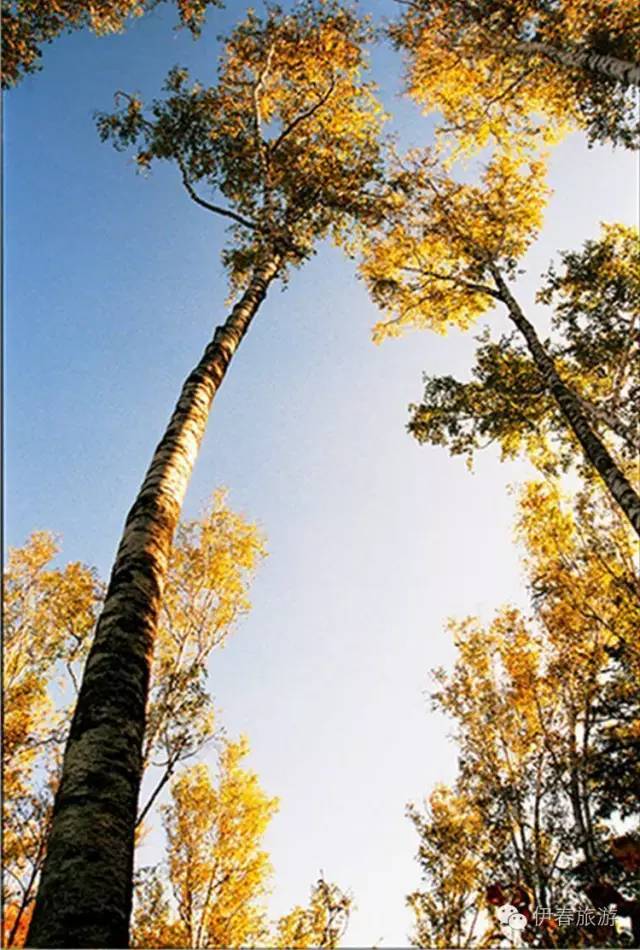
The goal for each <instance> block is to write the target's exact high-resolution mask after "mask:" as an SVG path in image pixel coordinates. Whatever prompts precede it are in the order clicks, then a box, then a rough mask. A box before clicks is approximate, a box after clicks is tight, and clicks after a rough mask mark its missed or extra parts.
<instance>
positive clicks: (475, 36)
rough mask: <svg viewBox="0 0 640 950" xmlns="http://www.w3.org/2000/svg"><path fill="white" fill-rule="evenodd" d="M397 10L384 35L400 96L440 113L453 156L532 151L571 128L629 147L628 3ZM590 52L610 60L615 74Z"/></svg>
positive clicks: (634, 24) (512, 1)
mask: <svg viewBox="0 0 640 950" xmlns="http://www.w3.org/2000/svg"><path fill="white" fill-rule="evenodd" d="M403 12H404V15H403V17H402V18H401V19H400V20H399V21H398V22H397V23H396V24H395V25H394V27H393V28H392V31H391V32H392V36H393V38H394V40H395V42H396V43H397V44H398V45H399V46H401V47H402V48H403V49H404V50H405V51H406V53H407V57H408V77H407V83H408V88H409V91H410V94H411V95H412V96H413V97H414V98H415V99H416V100H417V101H418V102H419V103H421V104H422V105H423V106H424V108H425V111H427V112H438V113H440V114H441V116H442V118H443V123H442V125H441V127H440V136H441V137H442V139H443V140H444V142H445V143H447V144H448V145H453V147H454V150H455V151H462V152H470V151H476V150H479V149H482V148H483V147H485V146H487V145H494V146H495V147H497V148H498V149H500V150H504V149H507V150H511V149H514V148H519V147H522V146H525V147H531V146H532V145H533V146H534V147H540V146H541V145H545V144H550V143H553V142H554V141H556V140H557V139H558V137H559V136H561V135H562V134H564V133H565V132H566V131H567V130H569V129H572V128H582V129H584V130H585V131H586V132H587V134H588V136H589V137H590V139H591V140H592V141H595V140H612V141H613V142H618V143H622V144H624V145H634V144H637V142H638V134H639V128H638V123H637V116H636V112H635V105H634V95H633V93H631V92H630V90H629V85H628V83H629V81H630V80H629V78H628V73H626V72H625V71H624V65H625V64H629V63H631V64H633V62H634V61H637V50H638V48H639V45H640V17H639V16H638V12H637V8H636V5H635V4H633V3H627V2H626V0H613V2H610V0H561V2H558V3H552V4H550V3H547V2H545V0H492V2H491V3H484V2H478V0H436V2H426V0H416V2H411V3H409V4H407V5H406V7H405V10H404V11H403ZM590 54H596V55H604V56H608V57H612V58H613V62H614V65H615V63H620V71H619V73H618V75H615V69H614V74H612V73H608V72H607V71H606V70H604V69H603V68H602V64H601V63H600V64H598V63H597V61H596V60H595V59H591V60H589V59H587V58H586V57H588V56H589V55H590ZM598 65H600V67H601V68H600V69H598ZM636 71H637V70H636Z"/></svg>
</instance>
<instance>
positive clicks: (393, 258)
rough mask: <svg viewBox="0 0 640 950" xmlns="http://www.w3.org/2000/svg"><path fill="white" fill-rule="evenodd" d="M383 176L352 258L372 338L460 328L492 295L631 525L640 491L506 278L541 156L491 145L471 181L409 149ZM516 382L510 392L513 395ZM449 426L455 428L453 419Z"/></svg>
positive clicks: (530, 206)
mask: <svg viewBox="0 0 640 950" xmlns="http://www.w3.org/2000/svg"><path fill="white" fill-rule="evenodd" d="M391 185H392V188H393V189H394V191H395V197H394V198H393V199H391V200H389V201H387V202H386V210H385V223H384V226H383V228H382V229H381V230H380V231H379V232H378V233H379V236H378V237H374V238H372V239H371V240H370V243H369V245H368V248H367V251H366V253H365V258H364V263H363V265H362V273H363V275H364V277H365V280H366V281H367V283H368V285H369V288H370V290H371V293H372V296H373V299H374V300H375V301H376V302H377V303H378V304H379V306H380V307H381V308H382V309H383V311H386V312H387V314H388V315H389V319H387V320H386V321H381V322H380V323H379V324H377V326H376V327H375V329H374V339H376V340H377V341H381V340H382V339H384V338H386V337H393V336H398V335H400V334H401V333H403V332H404V331H405V330H406V329H408V328H418V329H424V328H428V329H432V330H436V331H437V332H440V333H444V332H446V330H447V328H448V327H450V326H457V327H461V328H463V329H467V328H469V327H470V326H471V325H472V323H473V322H474V321H476V320H477V319H478V318H479V317H480V316H482V315H483V314H485V313H486V312H487V311H489V310H490V309H491V308H492V307H493V306H494V305H495V303H496V302H497V303H499V304H501V305H502V306H503V307H504V311H505V312H506V315H507V317H508V318H509V320H510V321H511V323H512V324H513V327H514V330H515V332H516V335H517V336H518V338H519V339H520V340H521V341H522V343H523V345H524V348H525V351H526V353H527V356H528V358H529V359H530V361H531V364H532V366H533V368H534V369H535V375H536V377H537V380H538V386H539V389H540V390H541V392H543V393H544V394H545V395H546V397H547V398H548V399H549V400H550V401H551V402H552V403H553V404H554V406H555V407H556V410H557V412H558V413H559V415H560V417H561V418H562V420H563V422H564V425H565V427H566V429H567V431H568V432H570V433H571V436H572V438H573V439H574V440H575V443H576V444H577V446H579V450H580V452H581V454H582V455H583V457H584V459H585V461H586V463H587V464H588V465H589V466H591V467H593V469H595V471H596V472H597V473H598V474H599V475H600V477H601V478H602V480H603V482H604V483H605V485H606V486H607V489H608V491H609V492H610V493H611V495H612V497H613V498H614V499H615V500H616V502H617V503H618V504H619V505H620V507H621V509H622V511H623V512H624V513H625V515H626V517H627V518H628V520H629V522H630V524H631V525H632V526H633V528H634V530H635V531H636V532H637V533H638V534H640V497H639V496H638V493H637V491H636V490H635V488H634V487H633V485H632V484H631V481H630V478H629V477H628V476H627V473H626V471H625V468H624V466H622V465H620V464H618V462H617V461H616V459H615V458H614V457H613V455H612V452H611V451H610V449H609V446H608V444H607V442H606V441H605V438H603V437H601V436H600V435H599V434H598V432H597V429H596V427H595V426H594V424H593V413H591V410H590V409H589V407H588V406H587V405H585V403H584V401H583V400H581V398H580V396H579V395H578V394H577V393H576V391H575V390H574V388H573V387H572V386H571V385H570V384H569V382H568V381H567V378H566V376H565V375H564V373H563V372H562V370H561V369H560V368H559V365H561V364H558V363H557V362H556V359H555V358H554V353H553V351H552V350H550V348H549V347H548V345H546V344H545V343H543V341H542V340H541V339H540V337H539V334H538V332H537V330H536V328H535V325H534V323H533V322H532V321H531V320H530V319H529V317H528V316H527V315H526V314H525V312H524V310H523V308H522V307H521V305H520V303H519V302H518V300H517V299H516V297H515V295H514V292H513V291H512V289H511V287H510V281H511V280H512V279H513V278H514V277H515V276H516V273H517V265H518V261H519V260H520V258H522V257H523V255H524V253H525V251H526V250H527V248H528V246H529V244H530V242H531V241H532V240H533V238H534V236H535V234H536V233H537V231H538V229H539V227H540V223H541V216H542V211H543V207H544V204H545V200H546V194H547V191H546V186H545V184H544V165H543V163H541V162H537V161H533V160H529V161H527V162H523V161H522V160H521V159H520V158H514V157H513V156H509V155H506V154H504V153H502V154H496V155H495V156H494V157H493V159H492V160H491V162H490V164H489V165H487V166H486V168H485V170H484V173H483V175H482V178H481V181H480V182H479V183H478V184H463V183H460V182H457V181H456V180H455V179H454V178H453V177H452V176H451V175H450V174H449V173H448V172H447V171H445V170H444V169H443V168H442V167H441V166H440V165H439V164H438V163H437V162H436V161H435V159H434V158H433V156H432V155H430V154H429V153H414V154H413V155H411V156H409V158H408V159H407V160H406V161H405V162H404V163H403V164H400V165H399V167H398V168H397V174H395V176H392V178H391ZM558 289H559V288H558ZM632 297H633V294H632ZM636 304H637V300H636V303H635V304H634V306H635V305H636ZM634 319H635V318H634ZM630 344H631V340H628V341H627V345H630ZM507 378H508V377H507ZM516 389H517V386H516V387H514V391H513V393H511V394H510V395H511V398H515V400H516V402H517V400H518V395H517V392H516ZM507 397H508V398H509V394H507ZM454 428H455V431H456V435H457V432H458V431H459V427H458V424H457V423H454ZM438 438H439V437H438V436H436V441H437V440H438Z"/></svg>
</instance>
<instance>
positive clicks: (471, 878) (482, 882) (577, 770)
mask: <svg viewBox="0 0 640 950" xmlns="http://www.w3.org/2000/svg"><path fill="white" fill-rule="evenodd" d="M517 532H518V537H519V539H520V540H521V541H522V542H523V545H524V552H525V558H524V568H525V576H526V578H527V581H528V584H529V589H530V593H531V611H530V615H529V616H524V615H523V614H522V613H521V612H520V611H518V610H515V609H514V608H512V607H504V608H502V609H500V610H499V611H497V612H496V615H495V617H494V619H493V620H492V621H491V623H489V624H488V625H485V624H482V623H480V622H479V621H478V620H477V619H475V618H468V619H467V620H465V621H462V622H460V621H453V622H452V623H451V624H450V626H449V633H450V634H451V635H452V636H453V639H454V644H455V648H456V660H455V663H454V665H453V668H452V669H451V670H449V671H448V670H444V669H439V670H436V671H434V675H435V680H436V684H437V685H436V689H435V691H434V692H433V693H432V699H433V703H434V706H435V707H436V708H437V709H439V710H440V711H443V712H445V713H446V714H447V715H448V716H449V717H450V718H451V720H452V722H453V724H454V728H455V734H454V737H455V741H456V744H457V746H458V750H459V767H458V776H457V780H456V783H455V786H454V787H453V788H452V789H447V788H437V789H436V790H435V791H434V792H433V793H432V794H431V795H430V796H429V798H428V800H427V802H426V803H425V807H416V806H414V807H412V808H411V809H410V817H411V819H412V821H413V823H414V826H415V828H416V830H417V832H418V834H419V840H420V850H419V855H418V859H419V863H420V867H421V871H422V875H423V886H421V887H420V888H419V889H417V890H416V892H414V893H413V894H411V895H410V896H409V903H410V906H411V907H412V908H413V910H414V914H415V923H416V938H417V939H416V943H417V945H419V946H425V945H427V946H438V945H442V946H452V947H462V946H487V945H488V943H489V942H490V941H489V934H490V933H491V932H492V931H495V932H494V933H493V939H492V941H491V945H493V944H494V943H495V942H500V941H501V940H502V939H503V935H502V934H501V932H500V927H499V923H500V921H499V918H497V917H496V916H495V913H494V911H495V909H497V908H498V907H499V906H500V905H503V904H506V903H509V904H511V905H513V906H515V907H516V908H517V909H518V910H519V912H520V913H521V914H522V915H523V917H524V918H525V919H526V928H525V929H524V930H523V931H521V933H520V937H521V939H522V940H524V942H525V943H526V944H529V945H533V946H585V945H586V946H605V945H607V946H609V945H613V946H624V945H628V936H629V935H628V931H629V929H632V930H633V932H634V933H635V932H636V927H637V919H638V912H639V910H640V905H639V904H638V896H639V895H638V888H637V876H635V871H636V862H635V859H634V858H633V856H632V852H633V848H632V842H633V841H634V840H635V839H634V829H635V828H636V826H637V814H635V812H633V813H632V811H631V810H630V807H631V808H632V806H631V795H632V794H633V793H632V789H633V788H634V787H635V788H636V789H637V776H638V770H637V766H636V764H635V759H636V758H637V746H638V740H637V735H636V733H637V729H636V728H635V727H636V724H637V715H638V704H639V703H640V694H639V692H638V688H637V679H636V685H635V688H634V690H633V696H632V695H631V693H630V692H629V686H630V676H631V677H633V675H634V674H633V673H632V670H636V673H637V668H638V667H637V664H638V660H639V659H640V651H639V650H638V646H637V642H636V639H637V638H636V635H635V631H636V630H637V626H638V623H639V621H640V591H639V588H638V573H637V564H636V562H635V556H634V555H635V545H634V540H633V536H632V534H631V531H630V530H629V527H628V525H627V524H626V522H625V521H624V519H623V518H622V517H621V515H620V513H619V511H618V509H617V507H616V506H615V505H614V504H613V503H612V502H610V500H609V499H608V498H607V496H605V495H604V494H603V493H602V492H601V491H600V489H599V486H598V485H597V484H596V483H595V480H594V481H593V482H592V483H590V484H587V485H586V486H585V487H584V489H583V490H581V491H580V493H579V494H578V495H577V496H576V497H575V498H568V497H566V496H565V495H564V494H563V492H562V490H561V489H560V487H559V485H558V483H557V481H554V480H551V479H549V480H546V481H537V482H531V483H529V484H527V485H526V486H524V488H523V489H522V490H521V493H520V496H519V505H518V522H517ZM614 696H618V698H619V700H620V702H618V701H616V700H613V697H614ZM612 700H613V701H612ZM605 775H606V778H605ZM621 819H625V820H626V828H627V832H628V833H627V836H626V837H622V838H621V837H619V829H620V822H621ZM625 852H626V853H627V855H628V856H630V859H629V860H626V859H625ZM610 904H615V905H616V908H617V913H618V916H619V917H620V919H621V921H623V919H625V918H626V921H625V922H626V925H627V937H624V936H621V935H618V934H617V933H616V932H615V931H614V929H613V927H612V926H611V920H610V918H609V917H608V915H607V914H605V913H604V912H605V911H607V910H608V908H609V905H610ZM577 906H582V907H585V906H591V907H592V908H593V913H592V915H591V919H590V920H589V919H587V918H586V917H585V915H584V914H583V915H582V920H580V918H579V917H578V916H577V914H576V913H575V912H574V913H573V914H572V915H569V916H568V917H566V918H565V919H564V920H559V919H555V918H554V914H553V913H551V911H553V910H554V909H555V910H556V912H557V911H558V910H561V909H562V908H564V907H568V908H570V907H573V908H575V907H577ZM543 908H546V909H547V911H549V913H548V914H546V915H545V914H544V913H543V912H541V909H543Z"/></svg>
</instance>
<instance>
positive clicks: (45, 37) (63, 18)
mask: <svg viewBox="0 0 640 950" xmlns="http://www.w3.org/2000/svg"><path fill="white" fill-rule="evenodd" d="M160 2H162V0H92V2H89V0H2V85H3V87H6V86H14V85H15V84H16V83H18V82H19V81H20V80H21V79H22V78H23V77H24V75H25V74H27V73H32V72H35V71H36V70H37V69H38V68H39V60H40V57H41V55H42V47H43V46H44V45H45V44H46V43H50V42H51V41H52V40H54V39H55V38H56V37H58V36H60V35H61V34H62V33H64V32H67V31H69V30H77V29H81V28H83V27H88V28H89V29H90V30H92V31H93V32H94V33H97V34H98V35H103V34H107V33H118V32H120V30H122V29H124V27H125V25H126V22H127V20H128V19H129V18H130V17H140V16H142V15H143V14H145V13H147V12H148V11H149V10H152V9H153V8H154V7H157V6H158V4H159V3H160ZM176 5H177V7H178V13H179V17H180V22H181V24H182V25H183V26H186V27H188V29H190V30H191V32H192V33H193V34H194V35H198V33H199V32H200V29H201V27H202V24H203V21H204V17H205V14H206V11H207V7H209V6H220V5H221V4H220V0H176Z"/></svg>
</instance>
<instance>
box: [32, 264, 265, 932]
mask: <svg viewBox="0 0 640 950" xmlns="http://www.w3.org/2000/svg"><path fill="white" fill-rule="evenodd" d="M278 268H279V260H278V259H272V260H269V261H268V262H266V263H265V264H264V265H263V266H261V267H259V268H256V270H255V272H254V275H253V277H252V279H251V282H250V284H249V287H248V288H247V290H246V292H245V293H244V294H243V296H242V298H241V299H240V300H239V302H238V303H237V304H236V305H235V307H234V308H233V310H232V311H231V314H230V315H229V318H228V319H227V321H226V323H225V324H224V325H223V326H222V327H218V328H217V330H216V332H215V334H214V337H213V340H212V341H211V342H210V343H209V345H208V346H207V348H206V349H205V351H204V354H203V356H202V359H201V360H200V362H199V363H198V365H197V366H196V367H195V369H194V370H193V371H192V372H191V374H190V375H189V376H188V378H187V380H186V381H185V383H184V386H183V387H182V392H181V394H180V398H179V400H178V403H177V406H176V408H175V410H174V412H173V415H172V416H171V419H170V421H169V425H168V427H167V429H166V431H165V433H164V436H163V437H162V440H161V441H160V443H159V445H158V447H157V448H156V450H155V453H154V455H153V458H152V460H151V465H150V466H149V469H148V471H147V474H146V476H145V478H144V481H143V483H142V487H141V489H140V492H139V493H138V497H137V498H136V500H135V502H134V504H133V507H132V508H131V511H130V512H129V514H128V516H127V520H126V523H125V527H124V531H123V534H122V538H121V541H120V546H119V548H118V552H117V555H116V560H115V563H114V566H113V571H112V574H111V579H110V583H109V589H108V591H107V596H106V599H105V602H104V606H103V609H102V613H101V616H100V619H99V621H98V625H97V627H96V633H95V638H94V641H93V645H92V647H91V651H90V653H89V657H88V659H87V663H86V666H85V671H84V676H83V680H82V686H81V688H80V693H79V696H78V701H77V704H76V710H75V713H74V717H73V721H72V723H71V728H70V732H69V737H68V740H67V746H66V750H65V757H64V765H63V771H62V778H61V782H60V787H59V789H58V792H57V795H56V799H55V804H54V810H53V819H52V826H51V833H50V836H49V840H48V844H47V857H46V860H45V864H44V868H43V872H42V877H41V880H40V886H39V889H38V895H37V898H36V904H35V909H34V913H33V918H32V921H31V927H30V929H29V935H28V938H27V946H29V947H99V948H110V947H118V948H122V947H127V946H128V940H129V917H130V914H131V900H132V885H133V881H132V877H133V851H134V829H135V824H136V812H137V807H138V792H139V786H140V779H141V774H142V741H143V737H144V728H145V706H146V700H147V691H148V683H149V666H150V660H151V654H152V650H153V643H154V636H155V631H156V623H157V618H158V612H159V608H160V602H161V597H162V591H163V587H164V580H165V575H166V568H167V559H168V555H169V549H170V546H171V542H172V539H173V533H174V531H175V528H176V525H177V522H178V518H179V515H180V509H181V507H182V501H183V498H184V495H185V492H186V489H187V484H188V482H189V478H190V476H191V472H192V470H193V466H194V463H195V460H196V456H197V453H198V449H199V446H200V442H201V440H202V436H203V435H204V431H205V427H206V424H207V418H208V415H209V410H210V408H211V403H212V401H213V398H214V396H215V394H216V392H217V390H218V387H219V386H220V384H221V382H222V380H223V378H224V375H225V372H226V370H227V367H228V365H229V363H230V361H231V359H232V357H233V354H234V353H235V351H236V349H237V348H238V346H239V344H240V342H241V341H242V338H243V337H244V335H245V333H246V332H247V329H248V328H249V325H250V323H251V321H252V319H253V317H254V316H255V314H256V312H257V310H258V308H259V306H260V304H261V303H262V301H263V300H264V297H265V294H266V292H267V288H268V286H269V284H270V283H271V281H272V280H273V279H274V277H275V276H276V275H277V272H278Z"/></svg>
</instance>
